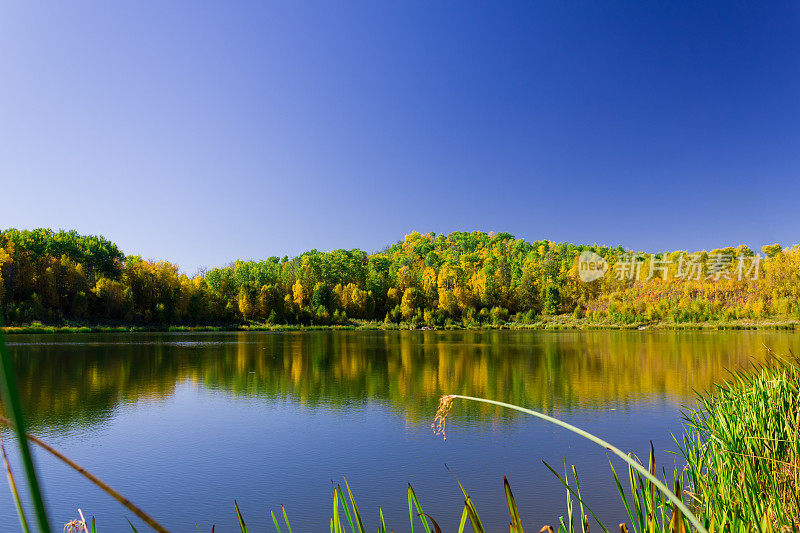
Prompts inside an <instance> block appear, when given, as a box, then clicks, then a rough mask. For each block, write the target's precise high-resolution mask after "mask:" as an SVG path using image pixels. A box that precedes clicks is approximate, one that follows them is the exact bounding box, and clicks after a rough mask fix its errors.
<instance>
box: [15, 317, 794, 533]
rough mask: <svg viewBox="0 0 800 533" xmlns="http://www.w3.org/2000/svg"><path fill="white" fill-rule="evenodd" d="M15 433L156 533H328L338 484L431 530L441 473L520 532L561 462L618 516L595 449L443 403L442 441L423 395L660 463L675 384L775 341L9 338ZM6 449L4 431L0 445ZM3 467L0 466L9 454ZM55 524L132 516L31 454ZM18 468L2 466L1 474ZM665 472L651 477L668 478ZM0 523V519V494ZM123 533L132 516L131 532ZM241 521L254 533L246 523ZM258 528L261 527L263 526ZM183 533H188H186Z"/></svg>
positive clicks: (558, 492)
mask: <svg viewBox="0 0 800 533" xmlns="http://www.w3.org/2000/svg"><path fill="white" fill-rule="evenodd" d="M8 341H9V345H10V349H11V351H12V353H13V355H14V357H15V360H16V364H17V371H18V375H19V377H20V381H21V388H22V395H23V401H24V402H25V405H26V408H27V411H28V414H29V416H30V418H31V421H32V422H31V423H32V426H33V427H32V431H33V432H34V433H36V434H38V435H39V436H41V437H43V438H44V439H45V440H47V441H49V442H50V443H51V444H53V445H54V446H56V447H57V448H59V449H61V450H62V451H64V452H66V454H67V455H69V456H70V457H72V458H73V459H75V460H76V461H77V462H78V463H79V464H81V465H83V466H85V467H86V468H87V469H89V470H90V471H92V472H93V473H95V474H97V475H98V476H99V477H100V478H102V479H104V480H105V481H107V482H108V483H109V484H110V485H111V486H113V487H115V488H116V489H117V490H119V491H120V492H122V493H123V494H124V495H126V496H127V497H129V498H130V499H131V500H133V501H134V502H135V503H137V504H139V505H140V506H142V507H143V508H144V509H146V510H147V511H148V512H149V513H151V514H152V515H153V516H154V517H156V518H157V519H159V520H160V521H161V522H162V523H164V524H165V525H166V526H168V527H169V528H171V529H173V530H175V531H190V530H191V529H192V528H193V527H194V524H195V523H197V524H199V525H200V526H201V528H203V530H204V531H210V528H211V524H212V523H213V524H216V526H217V529H216V530H217V531H223V532H224V531H233V530H234V528H235V514H234V510H233V500H234V498H236V499H237V500H238V502H239V504H240V507H241V508H242V510H243V513H244V516H245V518H246V520H247V522H248V525H249V526H251V531H252V530H256V531H267V530H269V529H271V527H272V526H271V523H268V518H267V517H268V510H269V509H270V508H274V509H279V508H280V505H281V504H286V506H287V510H288V513H289V518H290V520H291V521H292V526H293V528H294V529H295V531H323V530H325V531H327V528H328V518H329V516H330V512H331V510H330V509H331V502H332V494H331V480H335V481H337V482H340V481H341V480H342V476H343V475H346V476H347V478H348V480H349V481H350V484H351V486H352V487H353V490H354V492H355V494H356V497H357V500H358V504H359V507H360V509H361V511H362V512H363V513H364V514H365V515H366V517H367V518H368V524H367V527H368V528H372V527H374V526H376V525H377V512H378V507H379V506H382V507H383V510H384V514H385V515H386V518H387V521H388V522H389V525H390V526H391V527H393V528H394V529H395V531H405V530H407V529H408V511H407V507H406V487H407V483H408V482H411V483H412V484H413V485H414V488H415V489H416V491H417V494H418V495H419V497H420V499H421V501H422V504H423V507H424V508H425V511H426V512H428V513H430V514H432V515H433V516H434V517H435V518H436V519H437V521H438V522H439V523H440V524H441V525H442V527H443V528H444V529H445V531H447V530H454V529H455V528H456V527H457V525H458V520H459V518H460V512H461V507H462V506H463V500H462V498H461V496H460V492H459V489H458V485H457V484H456V482H455V481H454V480H453V478H452V477H451V476H450V474H449V473H448V472H447V470H446V469H445V466H444V465H445V464H447V465H448V466H449V467H450V468H451V469H452V471H453V472H454V473H455V474H456V475H458V476H459V478H460V479H461V481H462V483H464V485H465V487H466V488H467V490H469V491H470V493H471V495H472V496H473V499H474V500H475V501H476V504H477V506H478V510H479V512H480V514H481V517H482V518H483V519H484V522H486V523H487V524H488V525H489V529H490V531H507V530H508V518H507V514H506V513H507V510H506V508H505V501H504V496H503V475H504V474H505V475H507V476H508V478H509V480H510V482H511V485H512V488H513V490H514V493H515V495H516V497H517V500H518V502H519V504H520V507H521V509H522V518H523V522H524V523H525V525H526V527H529V528H530V529H532V530H536V531H538V529H539V528H540V527H541V526H542V525H544V524H546V523H549V524H555V523H556V522H557V520H558V517H559V516H560V515H561V514H563V512H564V505H563V502H564V492H563V490H562V489H561V485H560V483H559V482H558V480H556V479H555V478H554V477H553V475H552V474H550V473H549V472H548V471H547V469H546V468H545V467H544V465H542V462H541V461H542V460H546V461H548V462H549V463H550V464H552V465H553V466H557V465H559V464H561V465H562V466H563V461H564V458H565V457H566V460H567V461H568V463H569V464H575V465H577V466H578V469H579V473H580V475H581V483H582V486H583V490H584V493H585V494H586V495H587V502H588V503H589V504H590V505H591V506H592V507H593V508H594V510H595V512H596V513H597V514H598V515H599V516H600V517H601V518H603V519H604V520H605V521H607V523H608V524H611V525H614V524H617V523H619V522H620V521H622V520H624V519H625V515H624V510H623V509H622V506H621V504H620V502H619V499H618V496H617V495H616V493H615V491H614V490H613V488H612V483H613V481H612V478H611V474H610V469H609V466H608V459H607V456H606V454H605V453H604V452H603V451H602V450H600V449H599V448H596V447H593V446H592V445H590V444H589V443H587V442H585V441H582V440H579V438H578V437H576V436H573V435H572V434H570V433H567V432H565V431H564V430H561V429H558V428H555V427H551V426H549V425H546V424H545V423H544V422H541V421H539V420H537V419H531V418H525V417H522V416H516V415H515V414H514V413H512V412H507V411H499V410H497V409H494V408H488V407H485V406H481V405H469V404H466V403H463V402H462V403H456V405H455V408H454V410H453V414H452V416H451V418H450V420H449V423H448V438H447V442H446V443H445V442H443V440H442V439H441V437H435V436H434V435H433V434H432V432H431V429H430V424H431V419H432V417H433V415H434V413H435V411H436V406H437V403H438V398H439V397H440V396H441V395H442V394H448V393H460V394H466V395H472V396H483V397H486V398H493V399H498V400H504V401H508V402H512V403H516V404H519V405H524V406H529V407H532V408H535V409H539V410H544V411H546V412H548V413H551V414H554V415H555V416H558V417H561V418H563V419H566V420H567V421H569V422H571V423H573V424H576V425H578V426H581V427H583V428H586V429H588V430H589V431H592V432H594V433H597V434H599V435H601V436H602V437H604V438H606V439H607V440H609V441H611V442H614V443H615V444H617V445H619V446H620V447H622V448H623V449H625V450H628V451H632V452H635V453H637V454H640V455H641V456H644V457H646V456H647V453H648V449H649V441H650V440H651V439H652V440H653V442H654V443H655V448H656V454H657V459H658V461H659V463H660V465H671V464H673V462H674V458H673V456H671V455H669V454H667V453H666V452H665V451H666V450H668V449H671V448H672V446H671V445H672V443H671V438H670V431H672V432H678V431H680V430H681V426H680V420H679V413H680V409H681V406H682V405H689V404H691V403H692V402H693V398H694V394H693V392H692V391H693V389H698V390H706V389H708V388H709V387H711V386H712V385H713V384H714V383H715V382H718V381H720V380H722V379H724V377H725V375H726V370H725V369H726V368H740V367H743V366H746V365H748V364H749V363H750V362H751V361H753V360H763V358H764V354H765V349H764V347H763V345H768V346H770V347H772V348H773V349H775V350H776V351H780V352H787V351H788V350H790V349H791V350H793V351H794V352H795V353H798V352H800V336H798V335H796V334H793V333H782V332H639V331H632V332H513V331H499V332H498V331H491V332H433V331H431V332H308V333H264V332H259V333H227V334H218V333H188V334H187V333H175V334H124V335H109V334H105V335H49V336H16V337H14V336H11V337H9V339H8ZM3 435H4V437H6V438H7V439H9V438H10V437H9V434H8V432H7V431H6V432H4V433H3ZM14 455H15V456H16V454H14ZM36 458H37V460H38V464H39V465H40V467H41V471H42V476H43V484H44V489H45V493H46V497H47V500H48V502H49V505H50V509H51V518H52V519H53V521H54V522H57V523H64V522H67V521H69V520H71V519H72V518H74V517H75V516H76V515H77V511H76V509H77V508H79V507H80V508H81V509H83V511H84V513H85V514H87V515H95V516H96V517H97V520H98V523H99V526H101V531H103V532H108V531H125V530H126V529H127V523H126V522H125V519H124V517H125V516H128V517H130V518H132V517H131V515H130V513H129V512H127V510H125V509H124V508H122V507H121V506H120V505H119V504H117V503H116V502H114V501H113V500H111V499H110V498H109V497H107V496H105V495H104V494H103V493H101V492H100V491H99V490H97V489H95V488H94V487H93V486H92V485H90V483H89V482H87V481H85V480H84V479H83V478H81V477H80V476H79V475H77V474H75V473H74V472H72V471H71V470H69V469H68V468H67V467H66V466H64V465H62V464H60V463H57V462H56V461H55V460H54V459H51V458H50V457H49V456H46V455H44V454H41V453H37V454H36ZM13 464H14V466H16V469H17V471H20V466H19V465H18V464H17V463H16V462H14V463H13ZM669 469H670V468H669V466H668V470H669ZM0 493H1V494H2V496H0V523H4V524H13V523H15V521H16V518H15V513H14V508H13V505H12V502H11V498H10V496H9V495H8V493H7V491H6V490H5V489H2V490H0ZM134 523H136V522H134ZM253 526H254V527H253ZM267 526H269V528H268V527H267ZM195 531H196V530H195Z"/></svg>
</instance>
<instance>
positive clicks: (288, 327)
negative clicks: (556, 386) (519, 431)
mask: <svg viewBox="0 0 800 533" xmlns="http://www.w3.org/2000/svg"><path fill="white" fill-rule="evenodd" d="M797 329H800V322H798V321H770V320H762V321H752V320H741V321H729V322H685V323H674V322H656V323H647V322H642V323H638V322H634V323H631V324H614V323H608V322H595V321H591V320H587V319H583V320H581V319H579V320H575V319H573V318H572V317H571V316H562V317H541V319H540V320H539V321H537V322H532V323H518V322H502V323H493V322H486V323H484V324H479V325H470V326H466V325H464V324H461V323H454V324H449V325H447V326H427V325H421V324H417V323H413V322H411V323H409V322H400V323H394V322H388V323H387V322H381V321H370V320H350V321H348V322H347V323H345V324H331V325H324V324H311V325H302V324H268V323H258V322H249V323H235V324H216V325H198V326H187V325H181V324H174V325H158V324H61V325H49V324H42V323H36V322H35V323H32V324H23V325H19V326H5V327H0V331H3V332H4V333H9V334H13V333H19V334H22V333H29V334H53V333H139V332H182V331H183V332H192V331H197V332H202V331H369V330H373V331H404V330H406V331H407V330H411V331H433V330H436V331H453V330H470V331H475V330H525V331H530V330H547V331H570V330H591V331H603V330H608V331H611V330H668V331H669V330H672V331H684V330H687V331H728V330H730V331H733V330H789V331H794V330H797Z"/></svg>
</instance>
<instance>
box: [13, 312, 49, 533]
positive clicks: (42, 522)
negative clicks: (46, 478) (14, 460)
mask: <svg viewBox="0 0 800 533" xmlns="http://www.w3.org/2000/svg"><path fill="white" fill-rule="evenodd" d="M2 326H3V322H2V317H0V327H2ZM0 396H2V398H3V404H4V405H5V406H6V410H7V413H8V416H9V418H10V419H11V424H10V425H11V427H12V429H13V430H14V433H15V434H16V436H17V440H18V441H19V454H20V456H21V458H22V466H23V468H24V470H25V479H26V480H27V482H28V492H29V493H30V495H31V499H32V500H33V510H34V513H35V514H36V523H37V524H38V526H39V531H40V532H42V533H49V532H50V531H51V529H50V521H49V520H48V518H47V509H46V508H45V506H44V498H43V497H42V489H41V487H40V485H39V478H38V476H37V474H36V467H35V466H34V464H33V456H32V455H31V450H30V447H29V446H28V440H27V439H26V438H25V434H26V432H27V424H26V423H25V416H24V415H23V413H22V402H21V401H20V399H19V388H18V387H17V378H16V376H15V374H14V363H13V361H12V360H11V355H10V354H9V353H8V349H7V348H6V340H5V336H4V335H3V333H2V331H0Z"/></svg>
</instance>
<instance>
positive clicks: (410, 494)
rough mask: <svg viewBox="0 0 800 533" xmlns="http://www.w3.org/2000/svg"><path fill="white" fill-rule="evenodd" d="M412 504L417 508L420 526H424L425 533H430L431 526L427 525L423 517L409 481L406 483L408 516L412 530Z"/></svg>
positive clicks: (412, 529) (423, 513) (423, 514)
mask: <svg viewBox="0 0 800 533" xmlns="http://www.w3.org/2000/svg"><path fill="white" fill-rule="evenodd" d="M412 504H413V505H414V506H415V507H416V509H417V516H419V519H420V520H421V521H422V527H424V528H425V531H426V533H431V528H430V527H429V526H428V521H427V520H426V519H425V512H424V511H423V510H422V506H421V505H420V504H419V500H418V499H417V494H416V493H415V492H414V488H413V487H412V486H411V483H409V484H408V517H409V518H410V519H411V531H412V533H413V531H414V513H413V511H412V510H411V505H412Z"/></svg>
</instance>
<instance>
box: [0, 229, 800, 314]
mask: <svg viewBox="0 0 800 533" xmlns="http://www.w3.org/2000/svg"><path fill="white" fill-rule="evenodd" d="M588 250H591V251H594V252H595V253H596V254H597V255H598V256H599V257H602V258H603V259H604V260H605V261H607V262H608V265H609V266H608V272H607V273H606V275H605V276H604V277H601V278H600V279H597V280H596V281H591V282H584V281H581V278H580V276H579V266H578V260H577V259H578V256H579V254H580V253H581V252H583V251H588ZM762 251H763V253H764V254H766V257H764V258H763V260H761V259H760V257H757V256H756V255H755V254H754V252H753V251H752V250H750V249H749V248H747V247H746V246H737V247H735V248H733V247H729V248H723V249H719V250H711V251H710V252H705V251H703V252H698V253H697V254H696V255H694V256H692V259H691V261H690V262H689V263H686V262H685V261H684V259H685V257H686V253H685V252H681V251H677V252H670V253H663V254H657V255H648V254H633V255H632V254H631V251H629V250H625V249H623V248H622V247H621V246H618V247H616V248H611V247H606V246H597V245H592V246H584V245H572V244H566V243H560V244H559V243H554V242H551V241H536V242H526V241H524V240H522V239H516V238H514V237H513V236H512V235H509V234H507V233H499V234H496V235H495V234H486V233H482V232H472V233H466V232H454V233H450V234H449V235H435V234H433V233H430V234H424V235H423V234H419V233H417V232H414V233H411V234H409V235H407V236H406V237H405V238H404V239H403V240H402V241H400V242H398V243H396V244H394V245H392V246H389V247H388V248H386V249H385V250H383V251H381V252H377V253H373V254H368V253H367V252H364V251H362V250H334V251H331V252H318V251H316V250H311V251H309V252H305V253H303V254H301V255H299V256H298V257H294V258H291V259H290V258H288V257H283V258H278V257H270V258H268V259H266V260H263V261H235V262H234V263H231V264H230V265H228V266H225V267H221V268H212V269H210V270H207V271H202V272H200V273H198V274H196V275H194V276H191V277H190V276H187V275H185V274H182V273H180V271H179V268H178V266H177V265H175V264H172V263H169V262H167V261H148V260H145V259H142V258H141V257H138V256H125V254H123V253H122V251H120V250H119V248H118V247H117V246H116V245H115V244H113V243H112V242H110V241H108V240H107V239H104V238H103V237H98V236H83V235H79V234H77V233H76V232H65V231H61V232H53V231H51V230H45V229H39V230H33V231H18V230H15V229H9V230H5V231H2V232H0V318H3V319H4V320H5V323H6V324H7V325H20V326H21V325H28V326H30V325H31V324H32V323H34V322H35V321H38V322H40V323H42V324H47V325H48V326H67V327H73V328H82V327H127V328H130V327H147V328H166V327H169V326H184V327H188V326H198V325H200V326H211V327H214V326H216V327H225V328H231V327H240V326H247V327H274V326H276V325H295V326H304V327H307V326H321V325H326V326H331V325H342V326H353V325H354V324H361V325H363V326H364V327H378V326H377V325H376V324H383V326H380V327H412V328H416V327H423V326H427V327H438V328H444V327H465V328H476V327H500V326H503V325H505V324H512V325H513V327H526V326H531V327H537V324H538V325H540V324H543V323H547V320H546V319H543V318H542V317H554V316H559V315H560V316H567V315H568V316H569V317H572V318H574V320H576V321H578V322H577V323H580V324H587V325H592V326H593V327H599V326H615V325H616V326H619V325H643V324H644V325H647V324H656V323H660V324H695V323H697V324H709V323H711V324H720V325H725V324H753V323H760V322H765V321H766V322H770V323H781V324H784V323H786V324H788V323H796V322H797V321H798V320H800V269H798V268H797V265H798V264H799V263H800V247H797V246H794V247H791V248H783V247H781V246H780V245H771V246H765V247H764V248H763V250H762ZM722 258H728V263H724V262H723V261H722ZM626 265H627V266H626ZM687 265H688V266H687ZM740 265H746V267H747V270H746V271H743V270H740V271H739V272H738V275H737V271H736V269H737V268H738V266H740ZM723 267H724V269H723ZM634 271H635V272H638V273H640V274H641V276H638V275H637V276H634V275H633V274H634ZM687 273H688V274H691V275H688V274H687ZM742 274H745V275H744V276H742ZM637 277H638V278H639V279H637ZM647 278H650V279H647ZM740 278H741V279H740ZM33 327H37V326H33Z"/></svg>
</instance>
